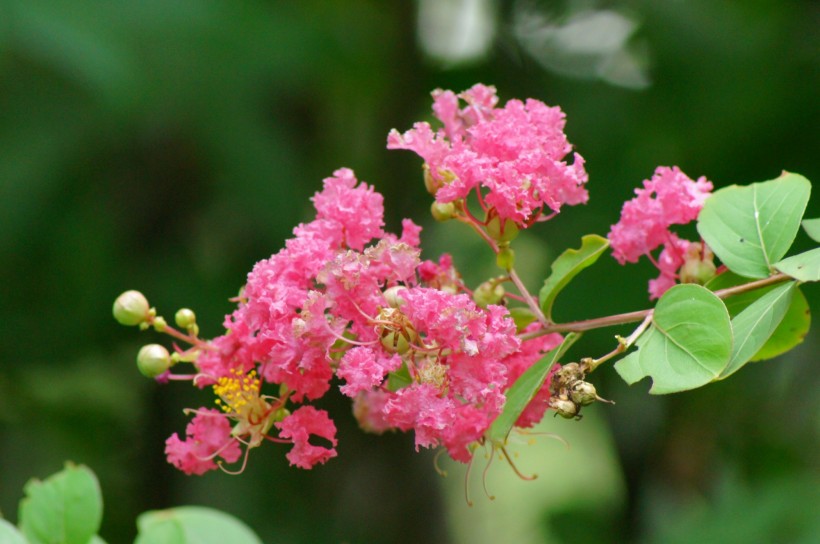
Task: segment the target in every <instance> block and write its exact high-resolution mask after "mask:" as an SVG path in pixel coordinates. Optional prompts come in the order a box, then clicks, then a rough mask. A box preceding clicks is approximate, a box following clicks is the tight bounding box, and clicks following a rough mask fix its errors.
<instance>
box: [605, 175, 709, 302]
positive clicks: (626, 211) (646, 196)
mask: <svg viewBox="0 0 820 544" xmlns="http://www.w3.org/2000/svg"><path fill="white" fill-rule="evenodd" d="M711 191H712V182H710V181H708V180H707V179H706V178H705V177H700V178H698V180H697V181H694V180H692V179H690V178H689V177H688V176H687V175H686V174H684V173H683V172H681V170H680V169H679V168H678V167H677V166H673V167H671V168H670V167H666V166H659V167H658V168H657V169H656V170H655V174H654V175H653V176H652V179H649V180H645V181H644V182H643V188H638V189H635V195H636V196H635V198H633V199H632V200H629V201H627V202H625V203H624V205H623V209H622V210H621V218H620V220H619V221H618V222H617V223H616V224H614V225H612V228H611V229H610V231H609V235H608V238H609V242H610V245H611V247H612V255H613V256H614V257H615V259H616V260H617V261H618V262H619V263H621V264H625V263H635V262H638V259H639V258H640V257H641V256H644V255H645V256H646V257H647V258H649V259H650V260H651V261H652V263H653V264H654V265H655V266H656V267H657V268H658V270H659V271H660V276H658V278H656V279H653V280H650V282H649V293H650V298H652V299H656V298H660V296H661V295H663V293H664V292H666V290H668V289H669V288H670V287H672V286H673V285H675V283H676V282H677V280H679V279H681V277H680V275H679V273H678V271H679V270H680V269H681V267H683V266H684V264H685V263H687V262H694V261H696V260H700V261H703V262H709V263H711V251H709V249H708V248H707V247H706V246H705V244H703V243H701V242H690V241H687V240H683V239H681V238H679V237H678V236H677V235H676V234H675V233H673V232H672V231H671V230H670V227H671V226H672V225H685V224H687V223H689V222H691V221H694V220H695V219H697V217H698V214H699V213H700V210H701V208H703V203H704V201H705V200H706V198H708V197H709V195H710V194H711ZM659 247H663V249H662V250H661V252H660V254H659V255H658V257H657V258H655V257H654V256H653V255H652V252H653V251H655V250H656V249H657V248H659ZM711 270H712V271H714V267H713V266H712V267H711ZM683 279H684V281H687V280H688V281H695V280H698V281H700V280H703V279H704V278H702V277H700V278H695V277H690V278H683Z"/></svg>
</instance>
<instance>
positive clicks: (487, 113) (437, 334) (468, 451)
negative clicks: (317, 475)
mask: <svg viewBox="0 0 820 544" xmlns="http://www.w3.org/2000/svg"><path fill="white" fill-rule="evenodd" d="M433 99H434V100H433V112H434V114H435V116H436V117H437V118H438V119H439V120H440V121H441V123H442V127H441V128H439V129H437V130H436V131H434V130H433V129H432V128H431V127H430V125H429V124H427V123H416V124H415V125H414V128H413V129H411V130H409V131H407V132H405V133H404V134H399V133H398V132H397V131H395V130H393V131H391V132H390V134H389V136H388V148H391V149H410V150H412V151H415V152H416V153H418V154H419V155H420V156H421V157H423V158H424V161H425V166H424V169H425V183H426V185H427V188H428V190H429V191H430V192H431V194H433V195H434V196H435V200H436V202H435V203H434V205H433V209H432V211H433V215H434V217H435V218H436V219H440V220H444V219H456V220H459V221H462V222H464V223H466V224H468V225H469V226H470V227H472V228H473V230H474V231H475V232H476V233H477V234H478V235H479V236H481V237H482V238H483V239H484V241H485V242H487V243H488V245H489V246H490V249H492V251H493V252H494V253H495V254H496V262H497V264H498V265H499V267H500V268H501V269H502V270H504V272H505V275H501V276H498V277H495V278H491V279H489V280H487V281H486V282H484V283H483V284H481V285H479V286H478V287H477V288H476V289H475V290H474V291H471V290H470V289H469V288H468V287H467V286H465V285H464V284H463V282H462V280H461V276H460V274H459V273H458V271H457V270H456V268H455V267H454V266H453V261H452V259H451V257H450V256H449V255H446V254H445V255H442V256H441V257H440V258H439V259H438V261H435V262H434V261H429V260H426V261H422V260H421V249H420V232H421V228H420V227H419V226H418V225H416V224H414V223H413V222H412V221H410V220H409V219H405V220H404V221H403V222H402V233H401V235H400V236H398V235H395V234H391V233H388V232H385V230H384V225H385V222H384V206H383V198H382V196H381V195H380V194H379V193H377V192H376V191H375V190H374V189H373V187H371V186H369V185H367V184H365V183H360V182H359V181H358V180H357V179H356V177H355V175H354V173H353V171H351V170H349V169H345V168H343V169H340V170H337V171H336V172H334V174H333V176H332V177H329V178H327V179H325V180H324V187H323V189H322V190H321V191H320V192H318V193H316V194H315V195H314V197H313V198H312V201H313V205H314V208H315V210H316V214H315V217H314V219H313V220H312V221H310V222H307V223H303V224H300V225H299V226H297V227H296V228H295V229H294V231H293V237H292V238H290V239H289V240H287V241H286V243H285V247H284V248H283V249H282V250H281V251H279V252H278V253H276V254H274V255H272V256H271V257H270V258H268V259H265V260H263V261H260V262H258V263H256V265H255V266H254V267H253V270H252V271H251V272H250V273H249V275H248V277H247V282H246V284H245V286H244V287H243V289H242V291H241V293H240V295H239V296H238V297H237V298H236V302H237V307H236V309H235V310H234V311H233V312H232V313H230V314H229V315H227V316H226V317H225V320H224V326H225V329H226V332H225V334H223V335H221V336H219V337H217V338H214V339H211V340H205V339H202V338H200V337H199V327H198V326H197V324H196V317H195V315H194V314H193V312H192V311H191V310H188V309H181V310H180V311H178V312H177V314H176V316H175V321H176V324H177V326H178V327H181V328H182V329H184V331H185V332H182V331H180V330H177V329H174V328H172V327H170V326H168V324H167V323H166V322H165V320H164V319H162V317H161V316H157V315H156V310H155V309H154V308H150V307H149V305H148V302H147V300H146V299H145V297H144V296H143V295H142V294H140V293H139V292H136V291H128V292H126V293H123V294H122V295H121V296H120V297H119V298H118V299H117V301H116V302H115V304H114V315H115V317H116V318H117V320H118V321H120V323H123V324H125V325H139V326H140V327H141V328H148V327H149V326H152V327H153V328H154V329H156V330H158V331H160V332H165V333H167V334H169V335H171V336H173V337H174V338H176V339H177V340H181V341H184V342H187V343H188V344H190V345H191V347H190V348H189V349H186V350H183V349H181V348H178V347H177V348H176V351H175V353H173V355H171V354H169V353H168V350H167V349H166V348H164V347H163V346H161V345H158V344H151V345H148V346H144V347H143V349H141V350H140V353H139V355H138V357H137V364H138V367H139V369H140V371H141V372H142V373H143V374H145V375H146V376H150V377H154V378H156V379H157V380H158V381H162V382H166V381H169V380H185V379H188V380H191V381H192V382H193V383H194V385H196V386H198V387H200V388H210V389H211V390H212V391H213V393H214V395H215V396H216V399H215V400H216V406H217V408H214V407H202V408H199V409H196V410H190V411H189V412H191V413H193V414H194V417H193V419H192V420H191V422H190V424H189V425H188V427H187V429H186V433H185V438H184V439H183V438H180V437H179V436H178V435H176V434H174V435H173V436H171V437H170V438H169V439H168V440H167V441H166V448H165V451H166V454H167V456H168V460H169V462H170V463H172V464H173V465H175V466H176V467H177V468H179V469H180V470H182V471H183V472H185V473H188V474H203V473H204V472H207V471H209V470H213V469H216V468H222V469H223V470H226V469H225V468H224V467H223V466H222V465H223V463H235V462H238V461H239V459H240V458H241V457H242V451H243V447H244V452H245V456H244V459H245V461H247V455H248V451H249V450H250V449H252V448H255V447H257V446H259V445H261V444H262V443H263V442H265V441H272V442H278V443H286V444H290V445H291V449H290V450H289V452H288V453H287V455H286V456H287V459H288V460H289V461H290V463H291V465H295V466H298V467H301V468H305V469H308V468H311V467H314V466H316V465H317V464H323V463H325V462H327V461H328V460H329V459H331V458H333V457H335V456H336V455H337V451H336V447H337V445H338V443H337V439H336V427H335V425H334V423H333V421H332V420H331V418H330V416H329V414H328V413H327V412H325V411H324V410H322V409H319V408H317V407H316V406H315V404H314V403H315V402H316V401H318V400H319V399H321V398H322V397H324V395H326V394H327V393H328V392H329V391H331V390H332V389H336V388H338V390H339V391H340V392H341V394H343V395H345V396H347V397H350V398H351V399H352V403H353V413H354V415H355V417H356V419H357V421H358V422H359V424H360V426H361V427H362V428H363V429H364V430H366V431H370V432H374V433H383V432H385V431H394V430H399V431H405V432H408V431H413V433H414V437H415V445H416V449H419V448H422V447H423V448H434V447H439V446H442V447H443V448H445V449H446V451H447V453H448V454H449V455H450V456H451V457H452V458H453V459H455V460H457V461H461V462H465V463H467V462H470V461H471V460H472V458H473V453H474V450H475V448H476V447H477V446H478V445H481V444H484V443H485V442H487V441H488V440H489V441H491V442H493V444H492V447H493V448H495V447H496V446H499V447H500V449H501V451H502V452H503V454H504V455H505V456H506V455H507V454H506V451H505V450H504V445H503V444H499V442H501V441H502V440H501V439H499V436H500V435H501V434H503V433H507V432H508V431H509V425H510V421H512V420H513V419H515V426H517V427H524V428H526V427H531V426H533V425H535V424H536V423H538V422H539V421H540V420H541V419H542V418H543V417H544V414H545V412H546V410H547V409H553V410H554V411H555V413H556V414H557V415H561V416H563V417H566V418H580V415H579V411H580V409H581V407H583V406H587V405H588V404H590V403H592V402H595V401H602V400H603V399H602V398H601V397H599V396H598V395H597V392H596V390H595V388H594V386H593V385H592V384H590V383H588V382H586V381H585V378H586V374H587V373H588V372H591V371H592V370H594V368H595V367H597V366H598V365H600V364H601V363H602V362H604V361H606V360H608V359H610V358H611V357H614V356H615V355H618V354H620V353H622V351H624V349H626V348H628V347H629V346H628V345H627V344H624V343H622V344H619V345H618V347H617V348H616V349H615V350H614V351H612V352H611V353H609V354H607V355H605V356H603V357H601V358H599V359H593V358H589V357H587V358H584V359H582V360H581V362H580V363H566V364H564V365H563V366H562V365H561V364H558V363H556V364H553V365H552V367H550V368H549V369H547V368H546V367H543V366H535V367H534V366H533V365H534V364H535V363H536V362H537V361H541V362H542V363H545V364H547V360H546V359H544V354H545V353H546V352H548V351H550V350H552V349H553V348H555V347H556V346H558V345H559V344H561V343H562V341H563V338H562V336H561V335H560V334H558V332H572V331H578V330H587V329H588V328H594V327H592V326H591V325H598V326H606V325H607V324H611V322H610V321H606V320H603V319H602V320H598V322H597V323H594V322H595V321H596V320H590V321H588V322H587V323H585V324H583V325H586V326H585V327H580V328H579V327H578V326H577V325H578V323H576V324H575V326H570V325H572V324H564V325H563V326H562V325H561V324H558V323H555V322H553V321H552V320H551V318H550V316H549V315H548V314H547V315H545V312H544V311H543V309H542V308H541V305H540V304H539V303H538V301H537V300H536V299H535V297H533V296H532V295H531V294H530V293H529V292H528V291H527V288H526V286H525V285H524V284H523V282H522V281H521V279H520V278H519V277H518V275H517V273H516V272H515V269H514V253H513V250H512V248H511V243H512V241H513V240H514V238H515V235H516V234H517V233H518V232H519V229H522V228H527V227H529V226H531V225H532V224H533V223H534V222H536V221H539V220H544V219H548V218H549V217H551V216H553V215H554V214H556V213H558V212H559V211H560V209H561V207H562V206H563V205H574V204H580V203H584V202H586V200H587V197H588V195H587V192H586V189H585V183H586V181H587V174H586V172H585V170H584V161H583V159H582V158H581V156H580V155H578V154H577V153H576V154H574V159H573V162H572V163H571V164H568V163H567V162H565V160H564V159H565V157H566V156H567V155H568V154H569V153H570V152H571V146H570V144H569V142H568V141H567V138H566V136H565V134H564V131H563V130H564V114H563V112H562V111H561V110H560V109H559V108H557V107H548V106H546V105H545V104H543V103H542V102H539V101H537V100H527V101H525V102H521V101H518V100H510V101H509V102H507V103H506V104H505V105H504V106H503V107H497V103H498V99H497V97H496V94H495V89H494V88H493V87H488V86H484V85H475V86H473V87H472V88H471V89H469V90H468V91H465V92H463V93H461V94H458V95H457V94H455V93H453V92H451V91H441V90H438V91H435V92H434V93H433ZM461 101H463V102H464V103H465V105H463V106H462V104H461ZM711 189H712V184H711V183H710V182H709V181H707V180H705V179H704V178H701V179H699V180H697V181H693V180H691V179H689V178H688V177H687V176H686V175H685V174H683V173H682V172H681V171H680V170H679V169H678V168H677V167H674V168H666V167H661V168H658V169H657V170H656V172H655V175H654V176H653V177H652V179H651V180H648V181H645V182H644V186H643V188H642V189H637V190H636V197H635V198H634V199H632V200H631V201H629V202H627V203H626V204H624V207H623V211H622V214H621V219H620V221H619V222H618V223H617V224H615V225H613V226H612V230H611V231H610V233H609V241H610V243H611V247H612V249H613V253H614V256H615V258H616V259H617V260H618V261H619V262H620V263H621V264H624V263H626V262H636V261H637V260H638V259H639V258H640V257H641V256H642V255H646V256H647V257H648V258H649V259H650V260H652V262H653V263H654V264H655V265H656V266H657V267H658V269H659V270H660V272H661V274H660V277H658V278H657V279H654V280H652V281H650V284H649V290H650V294H651V296H652V297H653V298H658V297H660V296H661V295H662V294H663V292H664V291H666V290H667V289H669V288H670V287H671V286H672V285H674V284H675V282H676V281H681V282H688V281H699V282H701V283H702V282H703V281H705V279H706V278H707V277H708V276H710V275H711V274H713V273H714V264H712V254H711V251H710V250H709V248H708V247H706V245H705V244H704V243H702V242H689V241H686V240H684V239H681V238H679V237H678V236H677V235H676V234H674V233H673V232H671V231H670V226H672V225H682V224H686V223H689V222H691V221H692V220H694V219H695V218H696V217H697V215H698V213H699V212H700V210H701V208H702V206H703V202H704V200H705V199H706V198H707V197H708V196H709V194H710V191H711ZM470 195H475V198H476V199H477V201H478V205H479V206H480V207H481V210H482V211H483V216H481V217H477V215H476V214H475V213H474V211H473V210H477V209H478V207H477V206H474V205H473V206H472V209H471V206H469V205H468V203H467V198H468V196H470ZM659 247H662V250H661V251H660V252H659V254H658V256H657V257H655V256H653V253H652V252H654V251H656V250H657V249H658V248H659ZM573 266H576V265H573ZM562 273H563V274H571V275H570V276H567V277H565V278H564V280H562V281H568V279H571V277H572V275H574V274H575V273H577V270H575V271H574V272H573V271H569V272H567V271H566V270H565V271H564V272H562ZM506 282H510V283H512V284H513V285H514V286H515V288H516V290H517V293H507V292H506V290H505V288H504V286H503V285H502V284H505V283H506ZM555 288H556V289H560V286H559V287H555ZM511 300H515V301H518V302H519V303H520V304H522V306H521V307H519V308H517V310H520V311H517V312H516V315H517V319H519V321H518V324H516V322H515V321H514V320H513V318H512V316H511V313H510V311H509V310H508V308H507V303H508V302H509V301H511ZM624 315H626V314H624ZM639 330H642V329H640V328H639ZM635 338H637V336H635V337H634V338H632V340H631V342H634V340H635ZM568 340H569V341H571V340H572V338H568ZM570 343H571V342H570ZM177 363H190V364H191V365H192V366H193V372H189V373H184V372H180V371H179V370H178V367H177V366H176V365H177ZM529 369H533V372H531V373H528V374H527V375H526V376H525V379H523V380H519V378H520V377H521V376H522V375H524V374H525V372H527V371H528V370H529ZM533 376H539V378H538V380H543V382H544V383H538V381H537V380H534V379H533ZM517 380H518V381H517ZM514 386H515V388H513V387H514ZM266 390H268V392H265V391H266ZM511 390H512V393H511ZM508 394H511V395H512V397H511V398H513V397H514V401H511V402H510V403H509V406H510V407H511V409H510V410H509V411H508V413H505V417H504V418H502V419H501V420H500V421H501V423H503V424H504V426H505V427H506V428H505V429H504V430H503V431H502V432H499V430H498V428H494V429H491V426H492V424H493V422H494V421H496V420H497V418H498V417H499V415H501V414H502V413H503V411H504V409H505V404H506V403H507V396H508ZM522 406H524V408H523V409H522ZM499 426H500V425H499ZM488 431H489V432H488ZM507 458H508V459H509V457H507ZM243 466H244V462H243Z"/></svg>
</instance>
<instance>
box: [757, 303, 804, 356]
mask: <svg viewBox="0 0 820 544" xmlns="http://www.w3.org/2000/svg"><path fill="white" fill-rule="evenodd" d="M810 326H811V312H810V311H809V303H808V301H807V300H806V296H805V295H804V294H803V292H802V291H801V290H800V289H799V288H796V289H795V290H794V296H793V297H792V302H791V304H790V305H789V308H788V309H787V310H786V315H785V316H784V317H783V320H782V321H781V322H780V326H778V327H777V329H776V330H775V331H774V334H772V336H771V338H769V341H768V342H766V344H765V345H764V346H763V347H762V348H760V350H759V351H758V352H757V353H756V354H755V356H754V357H752V361H763V360H765V359H771V358H773V357H777V356H778V355H782V354H784V353H786V352H787V351H789V350H790V349H792V348H793V347H795V346H797V345H798V344H800V343H802V342H803V339H804V338H805V337H806V335H807V334H808V333H809V327H810Z"/></svg>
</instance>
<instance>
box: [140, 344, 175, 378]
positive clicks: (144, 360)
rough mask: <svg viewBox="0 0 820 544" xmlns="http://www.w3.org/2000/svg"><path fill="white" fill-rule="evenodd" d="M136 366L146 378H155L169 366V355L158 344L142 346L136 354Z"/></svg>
mask: <svg viewBox="0 0 820 544" xmlns="http://www.w3.org/2000/svg"><path fill="white" fill-rule="evenodd" d="M137 368H139V371H140V372H141V373H142V375H143V376H145V377H146V378H156V377H157V376H159V375H160V374H162V373H163V372H165V371H166V370H168V369H169V368H171V355H170V354H169V353H168V350H167V349H165V347H164V346H161V345H159V344H148V345H145V346H142V349H140V351H139V353H138V354H137Z"/></svg>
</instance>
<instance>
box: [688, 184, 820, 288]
mask: <svg viewBox="0 0 820 544" xmlns="http://www.w3.org/2000/svg"><path fill="white" fill-rule="evenodd" d="M810 192H811V183H809V181H808V180H807V179H806V178H804V177H803V176H801V175H798V174H783V175H782V176H780V177H779V178H777V179H774V180H771V181H765V182H760V183H753V184H751V185H748V186H743V187H740V186H737V185H732V186H730V187H725V188H723V189H720V190H719V191H716V192H715V193H714V194H713V195H712V196H710V197H709V198H707V199H706V202H705V203H704V205H703V209H702V210H701V212H700V215H699V216H698V232H699V233H700V235H701V237H702V238H703V239H704V240H705V241H706V243H707V244H709V247H710V248H712V250H713V251H714V252H715V255H717V256H718V257H719V258H720V260H721V261H722V262H723V264H725V265H726V266H727V267H728V268H729V269H730V270H732V271H733V272H735V273H737V274H740V275H741V276H746V277H749V278H765V277H767V276H768V275H769V274H770V272H771V270H772V266H773V265H774V263H776V262H778V261H779V260H780V259H782V258H783V256H784V255H785V254H786V252H787V251H788V250H789V248H790V247H791V245H792V242H793V241H794V238H795V236H797V230H798V229H799V228H800V220H801V218H802V217H803V212H804V211H805V209H806V204H807V203H808V201H809V194H810Z"/></svg>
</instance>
